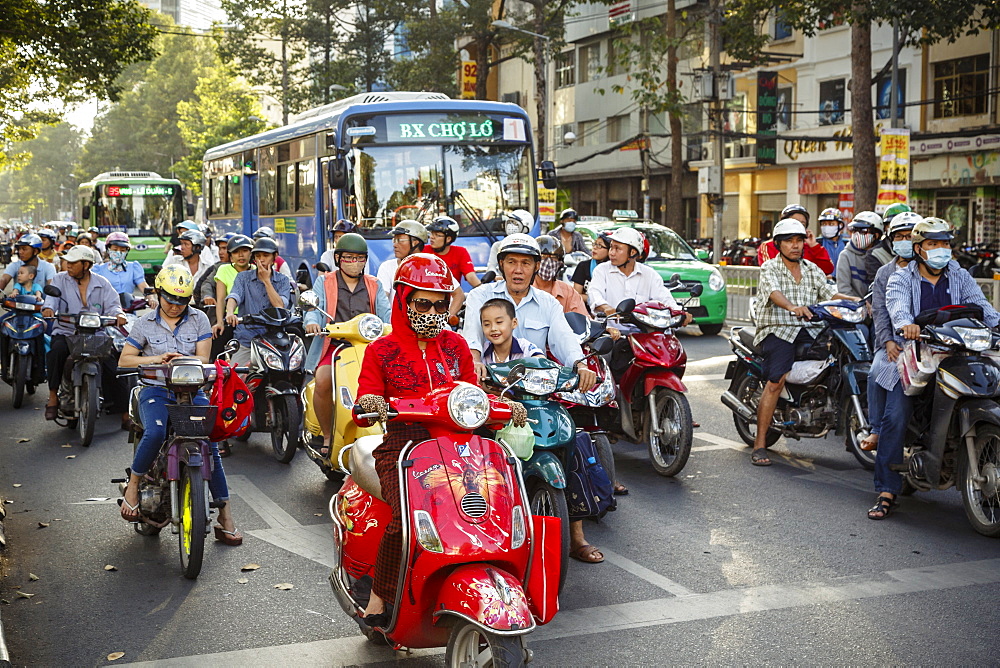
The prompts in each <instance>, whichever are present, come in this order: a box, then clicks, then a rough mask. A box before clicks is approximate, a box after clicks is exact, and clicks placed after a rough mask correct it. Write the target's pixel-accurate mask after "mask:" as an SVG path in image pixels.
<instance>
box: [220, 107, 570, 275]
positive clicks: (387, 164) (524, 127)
mask: <svg viewBox="0 0 1000 668" xmlns="http://www.w3.org/2000/svg"><path fill="white" fill-rule="evenodd" d="M533 155H534V149H533V142H532V135H531V126H530V123H529V120H528V116H527V113H526V112H525V111H524V110H523V109H522V108H521V107H519V106H517V105H514V104H507V103H500V102H488V101H481V100H452V99H450V98H448V97H447V96H444V95H441V94H437V93H366V94H362V95H356V96H354V97H351V98H347V99H345V100H340V101H338V102H335V103H333V104H330V105H326V106H324V107H319V108H317V109H312V110H310V111H307V112H305V113H303V114H300V115H299V116H298V117H297V118H296V119H295V121H294V122H293V123H292V124H290V125H286V126H284V127H281V128H277V129H275V130H269V131H267V132H262V133H260V134H257V135H254V136H252V137H247V138H245V139H239V140H236V141H232V142H229V143H228V144H223V145H221V146H216V147H215V148H212V149H210V150H209V151H208V152H206V153H205V157H204V171H203V191H202V192H203V196H204V199H205V206H206V212H205V213H206V218H207V220H208V221H209V224H210V225H211V226H212V227H214V229H215V232H216V235H221V234H224V233H226V232H242V233H244V234H252V233H253V232H254V230H256V229H257V228H258V227H262V226H267V227H271V228H272V229H274V231H275V232H276V236H277V238H278V245H279V249H280V252H281V256H282V257H283V258H284V259H285V261H286V262H289V263H290V264H291V269H292V273H293V274H294V275H296V276H297V277H298V279H299V282H301V283H305V284H311V282H312V277H314V276H315V269H314V267H313V265H314V264H316V262H317V261H318V260H319V258H320V256H321V255H322V253H323V252H324V251H325V250H327V249H328V248H331V247H332V236H333V234H332V227H333V224H334V223H335V222H336V221H337V220H339V219H341V218H346V219H348V220H351V221H353V222H354V223H356V224H357V225H358V226H359V227H360V228H361V233H362V234H363V235H364V236H365V238H366V239H367V240H368V247H369V258H370V260H369V271H371V272H372V273H374V272H375V271H376V270H377V269H378V265H379V264H380V263H381V262H382V261H383V260H386V259H389V258H392V257H393V254H392V239H391V237H390V235H389V231H390V230H391V229H392V228H393V227H394V226H395V225H396V224H397V223H398V222H400V221H402V220H406V219H413V220H417V221H419V222H422V223H425V224H426V223H429V222H430V221H431V220H432V219H433V218H435V217H436V216H439V215H443V214H447V215H449V216H452V217H453V218H454V219H455V220H456V221H458V223H459V225H460V227H461V232H460V234H459V239H458V241H457V243H458V244H459V245H461V246H464V247H465V248H467V249H468V251H469V253H470V255H471V256H472V260H473V262H474V263H475V265H476V266H477V267H479V268H482V267H485V266H486V263H487V259H488V255H489V249H490V245H491V244H492V243H493V242H494V241H496V240H497V239H499V238H501V237H502V236H503V234H504V230H503V214H504V213H505V212H507V213H509V212H511V211H513V210H514V209H526V210H528V211H529V212H531V213H532V214H533V215H534V216H535V226H534V229H533V230H532V233H534V234H537V233H538V227H539V225H538V196H537V187H536V182H537V179H538V171H536V167H535V164H534V157H533ZM539 169H540V170H541V175H542V176H543V180H544V181H545V182H546V184H549V183H552V182H553V181H554V179H555V170H554V168H553V167H552V164H551V163H549V162H545V163H543V164H542V165H540V166H539Z"/></svg>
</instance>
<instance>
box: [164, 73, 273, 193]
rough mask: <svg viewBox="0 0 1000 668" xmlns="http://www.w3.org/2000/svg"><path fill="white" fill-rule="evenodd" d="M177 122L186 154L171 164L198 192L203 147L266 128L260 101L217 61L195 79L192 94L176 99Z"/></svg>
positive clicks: (206, 147) (178, 174)
mask: <svg viewBox="0 0 1000 668" xmlns="http://www.w3.org/2000/svg"><path fill="white" fill-rule="evenodd" d="M177 115H178V117H179V118H178V121H177V126H178V129H179V130H180V134H181V138H182V139H183V140H184V145H185V148H186V149H187V152H188V154H187V156H186V157H185V158H184V159H182V160H181V161H179V162H178V163H177V164H175V165H174V169H175V171H176V173H177V178H179V179H180V180H181V181H184V182H185V183H187V184H188V185H189V186H190V188H191V190H192V191H193V192H194V194H195V195H199V194H201V171H202V170H201V162H202V156H204V155H205V151H207V150H208V149H210V148H212V147H213V146H218V145H219V144H224V143H226V142H229V141H233V140H234V139H239V138H241V137H247V136H249V135H252V134H256V133H258V132H263V131H264V130H266V129H267V123H266V122H265V121H264V120H263V119H262V118H261V116H262V115H263V112H262V111H261V108H260V102H259V101H258V100H257V98H256V97H255V96H254V95H253V92H252V91H251V90H250V87H249V86H248V85H247V84H246V82H245V81H243V80H241V79H239V78H237V77H236V76H235V75H234V73H233V71H232V69H231V68H229V67H226V66H224V65H222V64H221V63H218V64H217V65H216V66H214V67H211V68H209V69H208V71H207V75H206V76H204V77H202V78H200V79H198V85H197V86H196V87H195V90H194V98H193V99H191V100H181V101H180V102H178V103H177Z"/></svg>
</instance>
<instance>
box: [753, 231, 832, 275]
mask: <svg viewBox="0 0 1000 668" xmlns="http://www.w3.org/2000/svg"><path fill="white" fill-rule="evenodd" d="M776 257H778V248H777V246H775V245H774V241H773V240H772V241H768V242H767V243H763V244H761V245H760V248H758V249H757V264H758V265H762V264H764V263H765V262H767V261H768V260H772V259H774V258H776ZM802 259H804V260H809V261H810V262H812V263H813V264H814V265H816V266H817V267H819V269H820V271H822V272H823V273H824V274H826V275H827V276H830V275H831V274H833V262H831V261H830V254H829V253H827V252H826V249H825V248H823V246H822V245H821V244H816V245H815V246H810V245H809V244H805V245H804V246H803V248H802Z"/></svg>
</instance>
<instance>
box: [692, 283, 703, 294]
mask: <svg viewBox="0 0 1000 668" xmlns="http://www.w3.org/2000/svg"><path fill="white" fill-rule="evenodd" d="M704 291H705V286H704V285H702V284H701V283H699V284H698V285H692V286H691V290H690V292H691V296H692V297H700V296H701V293H703V292H704Z"/></svg>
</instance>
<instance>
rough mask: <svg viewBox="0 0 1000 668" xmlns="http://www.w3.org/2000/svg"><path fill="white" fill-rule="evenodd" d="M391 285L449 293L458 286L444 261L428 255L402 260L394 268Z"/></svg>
mask: <svg viewBox="0 0 1000 668" xmlns="http://www.w3.org/2000/svg"><path fill="white" fill-rule="evenodd" d="M392 283H393V285H394V286H395V285H408V286H410V287H411V288H416V289H417V290H431V291H433V292H451V291H453V290H454V289H455V288H456V287H458V284H457V283H455V279H454V278H453V277H452V275H451V270H450V269H448V265H447V264H445V263H444V260H442V259H441V258H439V257H438V256H437V255H431V254H430V253H414V254H413V255H408V256H406V257H404V258H403V260H402V261H401V262H400V263H399V267H397V268H396V278H395V279H394V280H393V282H392Z"/></svg>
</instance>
